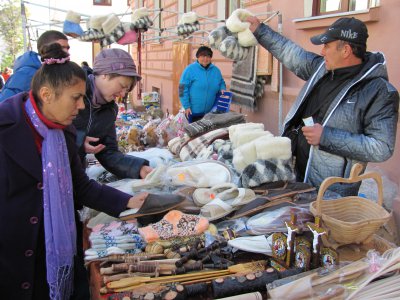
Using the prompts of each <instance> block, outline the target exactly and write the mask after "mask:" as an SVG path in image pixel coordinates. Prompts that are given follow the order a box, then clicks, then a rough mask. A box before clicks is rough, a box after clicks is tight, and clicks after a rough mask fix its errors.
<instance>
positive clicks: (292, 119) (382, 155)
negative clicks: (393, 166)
mask: <svg viewBox="0 0 400 300" xmlns="http://www.w3.org/2000/svg"><path fill="white" fill-rule="evenodd" d="M247 21H248V22H250V24H251V26H250V30H252V32H253V34H254V35H255V37H256V38H257V40H258V42H259V43H260V44H261V45H262V46H263V47H264V48H266V49H267V50H268V51H270V52H271V53H272V55H274V56H275V57H276V58H277V59H278V60H279V61H281V62H282V63H283V64H284V65H285V67H286V68H288V69H289V70H291V71H292V72H294V73H295V74H296V75H297V76H298V77H300V78H301V79H303V80H306V81H307V82H306V84H305V86H304V87H303V89H302V90H301V92H300V94H299V95H298V97H297V99H296V101H295V103H294V105H293V106H292V108H291V109H290V111H289V113H288V114H287V116H286V118H285V121H284V124H283V132H282V134H283V135H284V136H288V137H289V138H291V140H292V152H293V156H295V157H296V160H295V161H296V162H295V169H296V174H297V180H298V181H304V182H309V183H311V184H312V185H314V186H316V187H319V186H320V185H321V183H322V181H323V180H324V179H325V178H327V177H331V176H338V177H348V176H349V174H350V170H351V168H352V166H353V165H354V164H355V163H362V164H363V166H364V168H365V167H366V166H367V162H382V161H385V160H387V159H389V158H390V157H391V156H392V154H393V151H394V146H395V140H396V130H397V119H398V107H399V94H398V92H397V90H396V89H395V88H394V87H393V86H392V85H391V84H390V83H389V82H388V74H387V70H386V61H385V57H384V55H383V54H382V53H380V52H376V53H371V52H367V51H366V48H367V38H368V30H367V27H366V26H365V24H364V23H363V22H361V21H360V20H357V19H355V18H340V19H338V20H337V21H336V22H334V23H333V24H332V25H331V26H330V27H329V28H328V29H327V30H326V31H325V32H324V33H322V34H320V35H317V36H314V37H312V38H311V42H312V43H313V44H315V45H323V48H322V51H321V55H318V54H315V53H312V52H308V51H306V50H304V49H303V48H301V47H300V46H299V45H297V44H295V43H293V42H292V41H291V40H289V39H287V38H285V37H284V36H282V35H280V34H278V33H277V32H275V31H273V30H272V29H271V28H270V27H269V26H267V25H265V24H260V22H259V20H258V19H257V18H256V17H248V18H247ZM310 117H311V118H312V119H311V120H312V121H311V124H309V123H307V121H306V123H307V124H305V122H304V121H303V119H305V118H310ZM308 120H310V119H308ZM359 186H360V183H355V184H349V185H339V184H336V185H332V186H331V187H330V189H331V190H333V191H334V192H336V193H338V194H340V195H342V196H346V195H356V194H357V193H358V189H359Z"/></svg>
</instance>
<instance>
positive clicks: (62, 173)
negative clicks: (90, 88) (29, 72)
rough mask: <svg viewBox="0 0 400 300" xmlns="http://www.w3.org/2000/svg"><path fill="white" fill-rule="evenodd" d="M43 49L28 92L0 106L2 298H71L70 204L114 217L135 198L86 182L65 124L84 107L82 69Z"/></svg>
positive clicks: (137, 201)
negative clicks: (90, 208)
mask: <svg viewBox="0 0 400 300" xmlns="http://www.w3.org/2000/svg"><path fill="white" fill-rule="evenodd" d="M67 55H68V54H66V53H65V52H64V51H63V50H62V48H61V46H60V45H58V44H53V45H50V46H49V47H48V49H47V51H45V54H44V55H43V56H42V61H43V65H42V67H41V68H40V69H39V70H38V72H37V73H36V74H35V76H34V78H33V80H32V90H31V92H30V93H29V94H28V93H20V94H17V95H15V96H14V97H12V98H10V99H8V100H6V101H4V102H2V103H1V104H0V166H1V167H0V278H1V280H0V289H1V296H0V298H1V299H19V300H20V299H49V298H50V299H69V297H70V296H71V294H72V292H73V279H72V278H73V274H74V269H75V268H74V256H75V255H76V252H77V249H76V248H77V247H76V236H77V232H76V228H75V219H74V205H75V204H78V203H79V204H83V205H85V206H88V207H92V208H94V209H96V210H100V211H104V212H106V213H107V214H109V215H112V216H118V215H119V213H120V212H122V211H123V210H125V209H127V208H139V207H141V205H142V204H143V203H144V200H145V198H146V197H147V193H142V194H138V195H136V196H134V197H132V196H130V195H128V194H125V193H122V192H120V191H118V190H115V189H113V188H110V187H108V186H105V185H99V184H98V183H96V182H95V181H92V180H89V179H88V177H87V176H86V174H85V171H84V169H83V168H82V165H81V162H80V159H79V156H78V150H77V147H76V144H75V142H76V136H75V133H74V129H73V127H71V126H70V125H71V123H72V121H73V119H74V118H75V117H76V116H77V115H78V112H79V110H82V109H83V108H84V103H83V97H84V95H85V86H86V83H85V80H86V76H85V73H84V71H83V70H82V69H81V68H80V66H79V65H77V64H75V63H73V62H70V61H69V57H68V56H67Z"/></svg>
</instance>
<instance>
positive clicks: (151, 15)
mask: <svg viewBox="0 0 400 300" xmlns="http://www.w3.org/2000/svg"><path fill="white" fill-rule="evenodd" d="M131 9H132V13H131V20H130V22H126V21H122V20H120V18H119V16H120V15H117V14H115V13H111V14H108V15H97V16H96V15H95V16H89V17H88V18H87V15H84V14H80V13H77V12H74V11H68V12H67V15H66V18H65V21H64V24H63V32H64V33H65V34H67V35H69V36H71V37H73V38H77V39H79V40H81V41H88V42H93V41H100V44H101V46H102V47H106V46H108V45H110V44H112V43H118V44H122V45H126V44H132V43H135V42H137V41H138V34H143V36H144V37H147V38H144V39H141V43H146V42H150V41H154V40H158V41H160V42H162V41H163V40H173V41H182V40H187V39H189V38H195V37H198V36H197V35H198V34H202V35H203V36H202V37H200V42H198V44H209V45H210V46H211V47H212V48H215V49H217V50H219V51H220V52H221V54H222V55H223V56H225V57H226V58H229V59H232V60H234V61H237V60H243V59H245V57H246V56H247V53H248V48H249V47H251V46H254V45H256V44H257V41H256V39H255V37H254V36H253V34H252V32H251V31H250V29H249V27H250V23H249V22H246V18H247V17H248V16H261V15H270V17H269V18H267V19H266V20H264V22H268V21H269V20H270V19H271V18H273V17H274V16H276V15H277V14H279V12H262V13H257V14H253V13H252V12H250V11H248V10H246V9H236V10H235V11H234V12H233V13H232V14H231V16H230V17H229V18H228V19H227V20H221V19H215V18H210V17H206V16H200V15H198V14H197V13H196V12H193V11H191V12H186V13H182V12H178V11H173V10H165V9H163V8H159V9H147V8H146V7H141V8H138V9H133V7H131ZM162 13H168V14H177V15H179V16H180V18H179V20H178V22H177V25H176V26H173V27H165V28H163V27H155V26H153V25H154V23H155V20H156V19H157V18H158V17H159V16H160V15H161V14H162ZM127 14H129V13H124V14H122V16H124V15H127ZM84 16H85V17H86V19H85V20H87V30H86V31H83V29H82V28H81V26H80V23H81V21H82V17H84ZM201 19H204V20H207V22H200V21H199V20H201ZM217 23H225V25H223V26H221V27H218V28H216V29H213V30H211V31H209V30H207V29H206V28H205V27H206V25H209V24H217ZM201 27H203V28H201ZM149 30H150V31H153V32H155V34H154V35H150V34H149V33H145V32H147V31H149ZM222 33H224V34H222ZM204 34H207V35H208V38H206V37H205V36H204ZM192 43H196V42H193V41H192ZM246 50H247V51H246Z"/></svg>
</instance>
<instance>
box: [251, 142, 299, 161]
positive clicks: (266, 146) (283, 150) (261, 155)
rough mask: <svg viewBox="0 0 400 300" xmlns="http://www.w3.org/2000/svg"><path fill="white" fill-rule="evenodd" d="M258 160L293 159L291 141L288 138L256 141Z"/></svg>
mask: <svg viewBox="0 0 400 300" xmlns="http://www.w3.org/2000/svg"><path fill="white" fill-rule="evenodd" d="M255 147H256V153H257V159H264V160H270V159H273V158H275V159H283V160H287V159H290V158H291V157H292V146H291V141H290V139H289V138H287V137H280V136H275V137H270V138H262V139H257V140H255Z"/></svg>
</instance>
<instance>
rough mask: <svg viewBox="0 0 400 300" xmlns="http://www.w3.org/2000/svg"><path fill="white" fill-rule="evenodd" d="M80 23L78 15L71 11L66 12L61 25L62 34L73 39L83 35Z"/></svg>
mask: <svg viewBox="0 0 400 300" xmlns="http://www.w3.org/2000/svg"><path fill="white" fill-rule="evenodd" d="M80 22H81V15H80V14H78V13H76V12H74V11H72V10H70V11H68V12H67V15H66V17H65V21H64V24H63V32H64V33H65V34H66V35H68V36H70V37H73V38H76V37H79V36H81V35H82V34H83V30H82V27H81V25H80Z"/></svg>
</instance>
